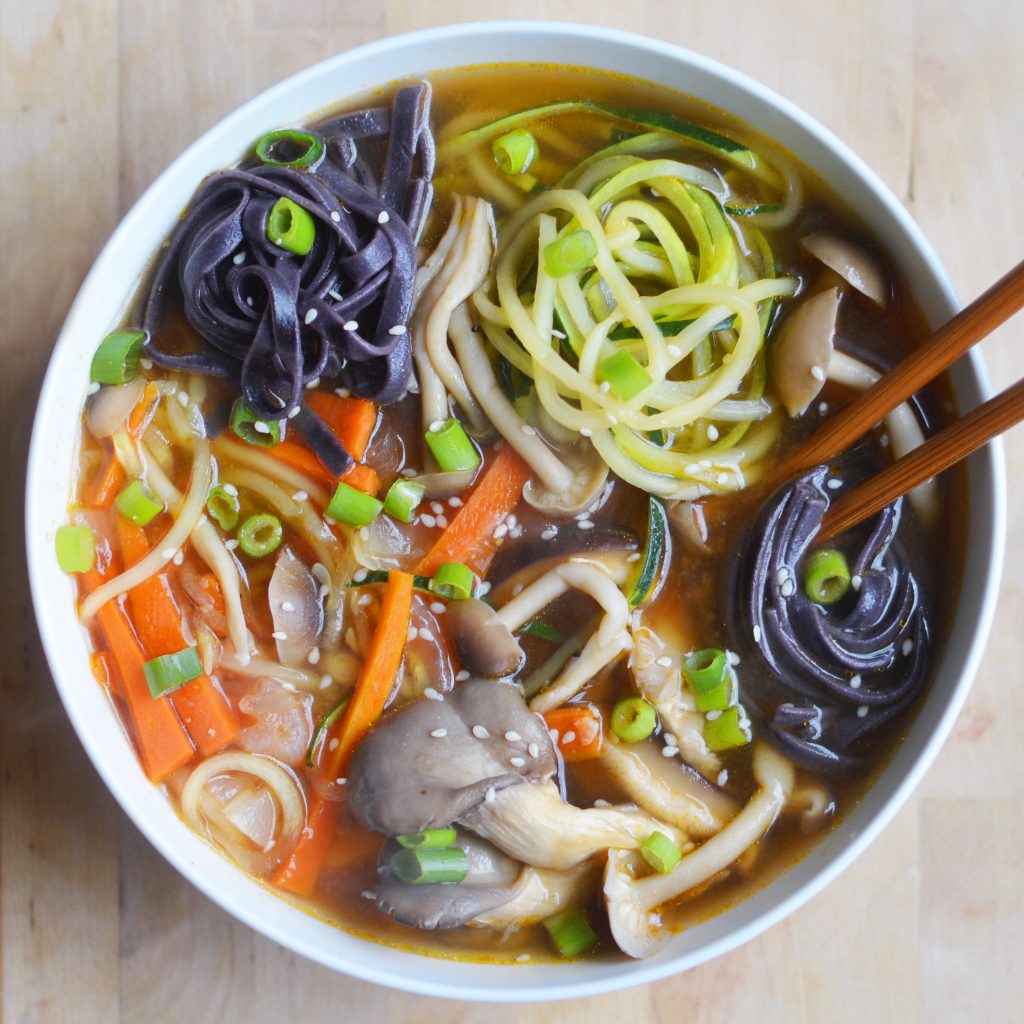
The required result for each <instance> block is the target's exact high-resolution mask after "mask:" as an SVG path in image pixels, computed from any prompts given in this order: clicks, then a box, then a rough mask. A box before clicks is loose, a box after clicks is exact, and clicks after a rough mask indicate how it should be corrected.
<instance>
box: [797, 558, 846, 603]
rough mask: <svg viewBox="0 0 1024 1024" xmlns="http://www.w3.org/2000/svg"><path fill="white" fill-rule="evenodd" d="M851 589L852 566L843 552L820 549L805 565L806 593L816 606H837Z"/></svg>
mask: <svg viewBox="0 0 1024 1024" xmlns="http://www.w3.org/2000/svg"><path fill="white" fill-rule="evenodd" d="M849 589H850V566H849V565H848V564H847V561H846V556H845V555H844V554H843V553H842V551H836V550H835V548H819V550H817V551H814V552H812V553H811V555H810V556H809V557H808V559H807V562H806V564H805V565H804V592H805V593H806V594H807V596H808V597H809V598H810V599H811V600H812V601H813V602H814V603H815V604H835V603H836V601H838V600H839V599H840V598H841V597H843V596H844V595H845V594H846V592H847V591H848V590H849Z"/></svg>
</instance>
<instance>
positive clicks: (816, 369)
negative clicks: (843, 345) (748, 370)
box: [768, 288, 839, 416]
mask: <svg viewBox="0 0 1024 1024" xmlns="http://www.w3.org/2000/svg"><path fill="white" fill-rule="evenodd" d="M838 313H839V289H838V288H826V289H824V290H823V291H820V292H815V293H814V294H813V295H810V296H808V297H807V298H805V299H803V300H802V301H801V302H800V303H799V305H797V306H796V307H795V308H794V309H793V310H792V311H791V312H790V313H789V315H788V316H787V317H786V319H785V320H784V321H783V322H782V325H781V326H780V328H779V333H778V336H777V337H776V338H775V341H774V343H773V344H772V346H771V348H770V349H769V351H768V372H769V374H770V376H771V379H772V383H773V384H774V385H775V390H776V392H778V395H779V398H780V399H781V400H782V404H783V405H784V406H785V407H786V412H788V413H789V415H790V416H799V415H800V413H802V412H803V411H804V410H805V409H806V408H807V406H808V405H810V404H811V402H812V401H813V400H814V398H815V397H816V396H817V394H818V392H819V391H821V388H822V385H823V384H824V383H825V379H826V377H827V376H828V367H829V362H830V360H831V358H832V349H833V347H834V346H833V343H834V339H835V334H836V317H837V315H838Z"/></svg>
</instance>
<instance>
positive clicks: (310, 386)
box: [306, 377, 320, 391]
mask: <svg viewBox="0 0 1024 1024" xmlns="http://www.w3.org/2000/svg"><path fill="white" fill-rule="evenodd" d="M318 387H320V378H319V377H314V378H313V379H312V380H310V381H307V382H306V390H307V391H312V390H313V388H318Z"/></svg>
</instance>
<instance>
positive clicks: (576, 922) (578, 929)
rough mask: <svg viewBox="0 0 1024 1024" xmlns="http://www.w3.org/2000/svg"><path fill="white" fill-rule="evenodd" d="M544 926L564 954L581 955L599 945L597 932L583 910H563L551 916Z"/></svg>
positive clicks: (557, 947) (559, 950)
mask: <svg viewBox="0 0 1024 1024" xmlns="http://www.w3.org/2000/svg"><path fill="white" fill-rule="evenodd" d="M544 927H545V928H546V929H547V933H548V935H550V936H551V941H552V942H553V943H554V944H555V949H557V950H558V952H559V953H561V954H562V956H579V955H580V953H585V952H586V951H587V950H588V949H591V948H592V947H594V946H596V945H597V933H596V932H595V931H594V929H593V928H591V927H590V921H588V920H587V915H586V914H584V913H583V911H582V910H563V911H562V912H561V913H560V914H555V916H554V917H549V918H548V919H547V920H546V921H545V922H544Z"/></svg>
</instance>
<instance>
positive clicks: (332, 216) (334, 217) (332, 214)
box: [331, 210, 341, 224]
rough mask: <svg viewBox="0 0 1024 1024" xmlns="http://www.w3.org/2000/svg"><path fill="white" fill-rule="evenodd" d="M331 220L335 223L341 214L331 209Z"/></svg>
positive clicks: (339, 219)
mask: <svg viewBox="0 0 1024 1024" xmlns="http://www.w3.org/2000/svg"><path fill="white" fill-rule="evenodd" d="M331 220H333V221H334V223H335V224H337V223H339V222H340V221H341V214H340V213H338V211H337V210H331Z"/></svg>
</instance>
